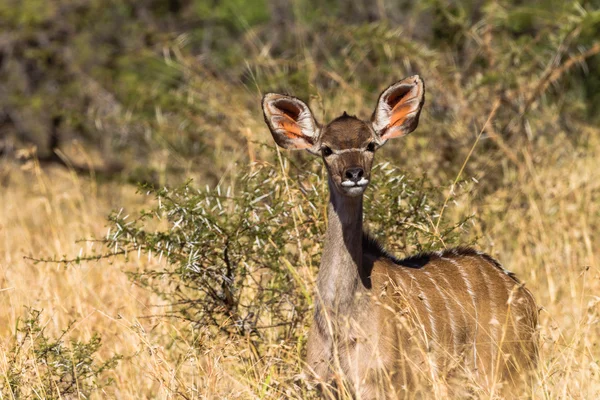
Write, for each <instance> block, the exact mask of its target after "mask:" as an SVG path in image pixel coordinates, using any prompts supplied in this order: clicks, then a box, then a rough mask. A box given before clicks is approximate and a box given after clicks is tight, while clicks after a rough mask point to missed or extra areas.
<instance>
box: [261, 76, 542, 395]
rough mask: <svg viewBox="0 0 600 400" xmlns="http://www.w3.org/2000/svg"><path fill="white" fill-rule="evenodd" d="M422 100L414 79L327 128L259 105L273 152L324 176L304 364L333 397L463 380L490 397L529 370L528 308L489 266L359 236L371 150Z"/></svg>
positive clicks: (518, 290)
mask: <svg viewBox="0 0 600 400" xmlns="http://www.w3.org/2000/svg"><path fill="white" fill-rule="evenodd" d="M424 100H425V88H424V84H423V81H422V80H421V79H420V77H419V76H412V77H409V78H406V79H403V80H400V81H398V82H396V83H394V84H393V85H391V86H389V87H388V88H387V89H385V90H384V91H383V92H382V93H381V94H380V96H379V99H378V101H377V105H376V107H375V110H374V112H373V114H372V116H371V119H370V120H361V119H359V118H357V117H354V116H350V115H348V114H346V112H344V114H343V115H341V116H340V117H338V118H336V119H334V120H333V121H331V122H330V123H328V124H327V125H321V124H319V123H318V122H317V120H316V119H315V117H314V116H313V113H312V112H311V110H310V108H309V107H308V106H307V105H306V104H305V103H304V102H303V101H301V100H300V99H298V98H295V97H292V96H287V95H282V94H275V93H268V94H266V95H265V96H264V98H263V101H262V108H263V113H264V118H265V122H266V123H267V125H268V127H269V129H270V131H271V134H272V136H273V139H274V140H275V142H276V143H277V145H279V146H280V147H283V148H285V149H289V150H300V149H305V150H308V151H309V152H310V153H312V154H314V155H320V156H321V157H322V159H323V162H324V163H325V166H326V169H327V173H328V186H329V194H330V196H329V205H328V208H327V214H328V225H327V231H326V234H325V242H324V247H323V253H322V258H321V264H320V268H319V272H318V275H317V288H316V293H315V296H316V300H315V302H314V304H315V312H314V319H313V322H312V326H311V328H310V331H309V336H308V343H307V360H306V361H307V366H308V368H307V370H308V374H309V376H310V377H311V379H312V380H313V381H314V382H317V383H319V385H320V387H321V389H322V390H329V389H327V388H332V387H333V388H334V389H331V390H333V392H330V393H333V394H334V395H335V394H336V393H339V391H340V390H346V393H349V394H350V395H351V396H353V397H356V398H361V399H371V398H398V397H405V396H412V395H414V390H415V388H416V385H415V383H416V382H423V379H425V381H427V380H428V379H429V382H433V381H436V380H441V381H442V382H451V381H452V379H451V378H452V377H453V376H460V371H463V372H464V371H467V372H469V373H470V374H471V375H470V376H471V379H474V380H475V382H480V383H483V384H487V385H490V386H487V387H492V388H493V387H494V385H495V383H498V382H500V384H499V385H498V387H500V388H502V386H503V385H502V383H501V382H505V385H504V386H505V387H515V385H517V384H518V382H519V381H520V379H522V377H523V376H524V375H526V374H527V373H528V371H531V370H532V369H533V368H534V367H535V364H536V361H537V354H538V348H537V340H536V326H537V317H538V315H537V313H538V310H537V306H536V303H535V300H534V298H533V296H532V294H531V292H530V291H529V290H527V289H526V288H525V287H524V285H523V284H521V283H520V282H519V280H518V279H517V278H516V277H515V275H514V274H512V273H511V272H509V271H507V270H506V269H504V268H503V267H502V266H501V265H500V263H499V262H498V261H496V260H495V259H494V258H492V257H490V256H489V255H487V254H484V253H481V252H479V251H476V250H474V249H472V248H467V247H459V248H453V249H446V250H443V251H439V252H431V253H424V254H418V255H414V256H411V257H408V258H404V259H397V258H395V257H394V256H392V255H391V254H388V253H387V252H386V251H385V250H384V249H383V248H382V246H381V245H379V244H378V243H377V242H376V241H375V240H373V239H372V238H371V237H370V236H369V235H368V234H366V233H365V232H364V231H363V194H364V192H365V190H366V188H367V186H368V184H369V181H370V180H371V167H372V165H373V160H374V154H375V151H376V150H377V149H379V148H380V147H381V146H383V145H384V144H385V143H386V142H387V141H388V140H389V139H393V138H396V137H401V136H405V135H407V134H409V133H410V132H412V131H413V130H415V128H416V127H417V124H418V121H419V116H420V113H421V109H422V107H423V104H424ZM340 382H341V383H340ZM328 383H333V385H327V384H328ZM450 386H451V385H450ZM450 386H448V387H450Z"/></svg>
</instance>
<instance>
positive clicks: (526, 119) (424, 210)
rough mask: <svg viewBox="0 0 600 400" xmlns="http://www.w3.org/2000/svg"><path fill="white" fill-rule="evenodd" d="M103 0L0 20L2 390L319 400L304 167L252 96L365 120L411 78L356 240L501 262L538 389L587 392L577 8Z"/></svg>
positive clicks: (315, 184)
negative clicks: (366, 230) (415, 93)
mask: <svg viewBox="0 0 600 400" xmlns="http://www.w3.org/2000/svg"><path fill="white" fill-rule="evenodd" d="M104 3H105V2H100V1H95V0H89V1H87V0H86V1H83V0H82V1H78V2H60V1H54V2H40V1H25V2H11V1H8V2H7V3H4V4H0V21H3V24H2V25H3V26H6V27H7V28H6V30H5V31H4V32H2V33H1V34H0V38H1V40H0V54H1V55H2V57H0V71H1V74H0V104H2V111H1V112H0V117H1V118H0V122H1V124H0V141H1V142H0V154H1V155H0V271H1V273H0V398H2V399H4V398H6V399H12V398H61V397H62V398H74V397H82V398H83V397H88V396H92V397H95V398H189V399H192V398H309V397H315V396H316V394H315V393H314V391H311V389H310V388H308V387H306V386H305V385H304V384H303V382H302V380H301V379H299V378H298V374H299V373H300V372H301V371H302V367H303V362H302V360H303V357H304V351H305V348H304V346H305V343H306V334H307V332H308V326H309V323H310V315H311V309H312V300H311V291H312V288H313V286H314V281H315V278H316V273H317V270H318V268H317V267H318V262H319V257H320V248H321V238H322V234H323V232H324V229H325V223H324V218H325V204H326V197H325V196H326V184H325V181H324V180H323V174H324V171H323V170H322V168H321V166H320V164H319V162H318V161H317V160H313V159H312V158H311V157H310V156H308V155H307V154H287V153H284V152H280V151H278V150H277V149H276V148H275V147H274V145H273V142H272V139H271V137H270V135H269V133H268V129H267V128H266V126H265V124H264V122H263V118H262V114H261V110H260V99H261V95H262V94H263V93H264V92H266V91H281V92H288V93H291V94H295V95H297V96H298V97H301V98H303V99H305V100H306V101H307V102H309V103H310V104H311V107H312V109H313V111H314V112H315V114H316V115H318V117H319V118H320V120H321V122H326V121H327V120H329V119H331V118H333V117H335V116H337V115H339V114H340V113H341V112H343V111H344V110H346V111H348V113H350V114H354V113H356V114H357V115H358V116H361V117H363V118H366V117H368V116H369V115H370V113H371V111H372V108H373V107H374V105H375V101H376V99H377V96H378V94H379V91H380V90H382V89H383V88H385V87H386V86H387V85H389V84H391V83H393V82H394V81H395V80H398V79H400V78H402V77H405V76H409V75H412V74H415V73H418V74H419V75H420V76H421V77H422V78H423V79H424V81H425V84H426V103H425V108H424V112H423V114H422V117H421V122H420V125H419V128H418V129H417V130H416V131H415V132H414V133H413V134H411V135H410V136H408V137H406V138H403V139H397V140H394V141H391V142H390V143H388V145H387V146H386V147H385V148H384V150H382V151H381V152H379V153H378V154H377V159H376V162H377V164H378V167H377V170H376V171H375V172H374V174H375V177H374V178H375V182H374V185H373V186H372V187H371V188H370V189H369V192H368V199H367V202H366V209H365V218H366V221H367V225H368V226H370V228H371V230H372V231H373V233H375V234H376V235H377V236H378V237H379V238H380V239H381V240H382V241H384V242H385V243H386V246H387V247H388V248H390V249H392V250H393V252H394V253H395V254H397V255H398V256H403V255H407V254H410V253H412V252H415V251H420V250H428V249H439V248H442V247H444V246H452V245H457V244H474V245H476V246H477V247H478V248H480V249H482V250H484V251H486V252H488V253H490V254H491V255H493V256H495V257H496V258H498V259H499V260H501V262H502V263H503V264H504V266H505V267H506V268H508V269H510V270H511V271H513V272H515V273H516V274H517V275H518V276H519V278H520V279H521V280H522V281H524V282H525V283H526V285H527V287H529V288H530V289H531V291H532V292H533V293H534V296H535V298H536V300H537V301H538V304H539V305H540V307H541V310H540V342H541V352H540V361H539V366H538V369H537V371H536V374H535V383H534V385H533V387H532V394H533V397H534V398H548V399H555V398H580V399H593V398H600V364H599V363H600V349H599V342H600V269H599V265H598V261H597V258H598V257H599V256H600V254H598V248H599V245H600V238H599V237H598V229H599V228H600V167H599V165H598V163H599V157H600V129H599V128H598V127H597V126H598V122H599V121H600V119H599V118H598V110H600V100H599V99H598V96H597V93H598V92H599V89H600V80H599V78H598V77H599V76H600V58H599V56H598V53H599V52H600V42H599V41H598V38H599V37H600V12H599V11H598V7H597V6H598V4H596V3H594V2H564V1H561V2H557V1H540V2H536V3H535V4H534V5H532V4H529V5H521V4H520V2H516V1H503V2H485V1H483V2H476V1H473V2H469V1H462V2H458V1H457V2H449V3H445V2H439V1H425V2H422V3H419V4H418V5H417V4H416V3H414V4H413V3H411V2H402V4H395V3H394V4H392V2H387V1H382V2H375V3H374V4H375V5H374V6H373V5H371V2H350V3H348V2H344V1H337V2H334V1H331V2H325V3H323V4H325V5H319V4H320V3H319V4H317V3H315V2H312V1H308V0H306V1H299V2H288V1H270V2H265V1H259V0H253V1H251V2H248V3H246V4H242V2H239V1H222V2H213V3H210V2H203V1H191V0H190V1H165V2H161V1H146V2H128V1H123V2H117V1H111V2H109V3H110V4H111V5H112V7H105V4H104ZM324 7H327V8H324ZM325 10H326V11H327V12H325ZM400 11H401V12H400ZM188 179H193V180H192V182H191V183H188V185H187V186H186V185H185V182H186V181H187V180H188ZM137 182H142V183H143V184H144V185H145V186H143V188H142V189H139V187H138V186H137V185H136V183H137ZM165 188H167V189H165ZM143 210H146V211H143ZM140 216H141V217H140ZM140 218H141V219H140ZM82 240H83V241H82ZM111 254H115V255H114V256H110V255H111ZM105 256H106V257H105ZM41 259H43V260H46V261H45V262H39V260H41ZM55 261H57V262H55ZM35 310H38V311H41V312H40V313H39V314H38V313H36V311H35ZM94 338H101V342H97V341H94V340H97V339H94ZM115 356H117V358H113V357H115ZM75 361H76V362H75ZM107 361H108V364H105V363H106V362H107ZM431 384H432V386H435V385H434V383H431ZM472 393H474V394H475V395H476V396H477V397H480V398H494V397H495V396H496V395H497V393H494V392H490V391H489V390H487V389H486V388H473V391H472Z"/></svg>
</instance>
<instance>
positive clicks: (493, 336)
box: [465, 256, 501, 371]
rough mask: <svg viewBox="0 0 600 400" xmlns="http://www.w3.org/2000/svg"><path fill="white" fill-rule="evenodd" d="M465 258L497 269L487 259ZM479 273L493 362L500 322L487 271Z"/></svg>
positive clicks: (482, 270)
mask: <svg viewBox="0 0 600 400" xmlns="http://www.w3.org/2000/svg"><path fill="white" fill-rule="evenodd" d="M465 257H469V258H472V259H473V260H474V261H475V262H477V263H478V264H479V263H480V262H481V260H482V259H483V262H485V263H486V264H488V265H490V266H491V267H492V268H495V269H497V268H496V267H495V266H494V265H492V264H490V263H489V262H488V261H487V259H485V257H480V258H479V259H477V258H476V257H474V256H465ZM479 272H480V273H481V277H482V279H483V283H484V284H485V289H486V292H487V301H488V305H489V309H490V312H491V314H492V318H491V319H490V320H489V321H487V323H488V325H489V327H490V328H489V329H490V330H489V333H488V336H489V337H490V345H491V346H492V349H491V354H492V360H495V359H496V351H497V350H498V347H499V345H500V344H499V343H496V341H497V340H498V339H499V337H498V334H497V332H498V330H497V328H498V327H499V326H500V324H501V322H500V321H499V320H498V309H497V308H496V301H495V299H493V298H492V292H491V290H490V289H491V286H490V284H491V282H490V277H489V275H488V274H487V271H486V269H485V268H479ZM498 272H500V271H498ZM494 366H495V363H493V364H492V368H494ZM492 371H493V369H492Z"/></svg>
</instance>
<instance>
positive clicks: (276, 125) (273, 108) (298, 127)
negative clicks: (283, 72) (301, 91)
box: [262, 93, 319, 150]
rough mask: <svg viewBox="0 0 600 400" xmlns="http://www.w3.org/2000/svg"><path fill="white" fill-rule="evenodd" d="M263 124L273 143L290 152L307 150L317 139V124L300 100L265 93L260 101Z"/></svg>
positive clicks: (308, 109)
mask: <svg viewBox="0 0 600 400" xmlns="http://www.w3.org/2000/svg"><path fill="white" fill-rule="evenodd" d="M262 109H263V114H264V116H265V122H266V123H267V126H268V127H269V129H270V130H271V135H273V139H275V142H276V143H277V144H278V145H279V146H281V147H283V148H285V149H290V150H301V149H308V150H311V148H312V147H313V146H314V145H315V143H316V142H317V139H318V138H319V124H318V123H317V121H316V120H315V118H314V117H313V114H312V112H311V111H310V108H308V106H307V105H306V104H305V103H304V102H303V101H302V100H300V99H297V98H295V97H292V96H285V95H282V94H276V93H267V94H266V95H265V97H263V101H262Z"/></svg>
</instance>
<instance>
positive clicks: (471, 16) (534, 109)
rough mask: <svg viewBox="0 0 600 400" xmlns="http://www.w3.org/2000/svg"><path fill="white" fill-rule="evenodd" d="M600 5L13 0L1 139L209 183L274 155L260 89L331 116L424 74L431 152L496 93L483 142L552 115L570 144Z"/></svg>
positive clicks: (3, 58)
mask: <svg viewBox="0 0 600 400" xmlns="http://www.w3.org/2000/svg"><path fill="white" fill-rule="evenodd" d="M597 8H598V1H558V0H542V1H536V2H523V1H518V0H505V1H483V0H463V1H439V0H425V1H419V2H416V1H408V0H399V1H388V0H379V1H369V0H360V1H356V0H326V1H313V0H299V1H293V0H247V1H242V0H214V1H209V0H135V1H133V0H132V1H128V0H119V1H117V0H107V1H105V0H76V1H47V0H27V1H21V0H5V1H3V2H2V3H1V4H0V23H1V25H2V27H3V28H2V32H1V34H0V35H1V36H0V88H1V89H0V152H1V153H2V155H3V156H4V157H15V154H18V155H21V156H25V157H26V156H27V155H28V154H30V152H21V153H19V150H20V149H29V150H31V149H32V146H35V149H36V151H37V156H38V157H39V159H40V161H42V162H43V163H59V164H60V163H62V164H66V165H70V166H71V167H72V168H74V169H75V170H77V171H80V172H83V173H88V172H90V170H94V171H95V172H96V173H97V174H99V175H103V176H106V177H109V178H111V179H112V178H118V179H124V180H126V181H129V182H132V183H136V182H138V181H145V182H150V183H155V184H156V183H161V184H164V183H165V182H166V181H167V180H169V181H171V182H173V179H175V180H177V181H182V180H184V179H185V178H186V177H189V176H199V177H201V178H202V182H208V183H211V184H214V183H216V182H217V181H219V180H220V179H223V176H224V174H225V173H226V172H227V171H228V170H229V169H231V165H232V163H234V162H238V161H239V162H242V163H246V162H247V161H249V160H252V161H254V160H255V159H256V157H261V154H262V155H263V156H264V152H262V153H261V151H260V149H257V148H256V146H253V145H252V142H253V141H256V140H258V141H265V142H269V139H270V138H269V137H267V134H266V130H265V129H264V127H263V126H262V125H260V118H257V116H259V115H260V109H259V104H260V103H259V98H260V97H261V95H262V93H263V92H265V91H269V90H279V91H285V92H289V93H293V94H295V95H296V96H298V97H301V98H304V99H306V100H311V101H312V102H313V104H314V103H317V104H318V106H317V109H318V111H317V112H320V113H321V115H323V118H322V120H323V122H326V120H327V119H328V118H332V117H334V116H336V115H337V114H338V113H341V112H342V111H343V109H342V108H347V109H348V111H349V112H351V113H355V112H356V113H358V114H359V115H361V116H363V117H367V116H368V115H369V114H368V112H369V111H370V107H372V105H373V103H374V99H376V96H377V94H378V93H379V91H380V90H382V88H384V87H386V86H387V85H388V84H390V83H391V82H393V81H394V80H397V79H400V78H402V77H404V76H407V75H411V74H414V73H419V74H421V75H422V76H423V78H424V79H425V82H426V84H427V106H426V117H425V121H424V124H422V125H425V128H424V129H421V133H420V136H423V137H427V138H429V140H435V141H437V147H438V148H439V150H440V151H439V152H438V154H437V155H436V160H435V162H436V164H438V165H440V164H441V166H446V165H445V164H446V163H449V164H448V165H449V166H451V165H454V164H456V163H455V161H456V159H457V158H458V159H460V158H461V157H462V156H463V155H462V154H461V149H464V148H465V147H468V144H469V143H470V142H471V141H472V140H473V135H474V134H473V132H474V130H476V129H477V127H479V128H480V127H481V124H482V121H481V119H482V118H483V119H485V118H487V116H488V115H489V113H490V111H491V108H492V107H493V106H494V104H495V101H500V103H501V106H500V108H499V111H498V115H497V116H496V118H495V120H494V124H493V125H494V127H495V128H494V129H493V132H492V130H488V131H487V132H486V135H485V138H487V139H491V140H489V141H487V142H491V143H487V145H489V146H495V147H501V148H502V147H503V148H504V149H505V150H504V152H505V154H504V156H505V157H506V156H508V157H512V156H514V157H516V156H517V155H516V154H512V153H511V150H510V148H511V147H513V145H514V143H516V142H518V141H519V140H521V139H523V138H527V139H528V142H530V143H531V142H533V141H535V140H538V139H539V138H540V137H541V136H544V137H547V138H549V139H552V138H553V137H554V135H553V132H554V131H555V129H553V128H552V125H553V124H554V123H559V124H560V125H561V126H562V127H564V128H565V129H566V130H567V132H569V133H570V134H569V139H572V140H577V138H578V137H579V136H580V132H581V129H580V126H579V124H597V123H598V122H600V119H599V118H600V117H599V116H598V115H599V110H600V95H599V94H598V93H600V57H599V56H598V53H599V52H600V48H599V46H600V43H599V42H598V38H599V36H600V11H598V9H597ZM334 96H337V98H333V97H334ZM340 103H341V105H342V108H340V107H339V105H340ZM332 104H336V107H335V108H333V107H332V106H331V105H332ZM313 108H314V105H313ZM544 110H550V111H551V112H549V113H548V115H545V114H544V115H543V114H542V112H543V111H544ZM542 115H543V116H542ZM532 118H534V119H535V118H539V119H540V121H539V125H538V126H535V127H533V126H531V122H530V120H531V119H532ZM549 119H551V120H549ZM457 122H458V123H459V124H460V125H461V126H460V127H458V124H457ZM257 123H258V125H257ZM544 124H547V125H544ZM73 143H75V144H76V145H77V146H79V147H74V146H73ZM398 146H399V147H400V146H401V145H398ZM81 148H83V149H85V151H86V155H87V156H86V157H83V158H82V153H81V151H79V152H78V151H77V150H78V149H79V150H81ZM432 161H433V160H432ZM513 161H514V160H513Z"/></svg>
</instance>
